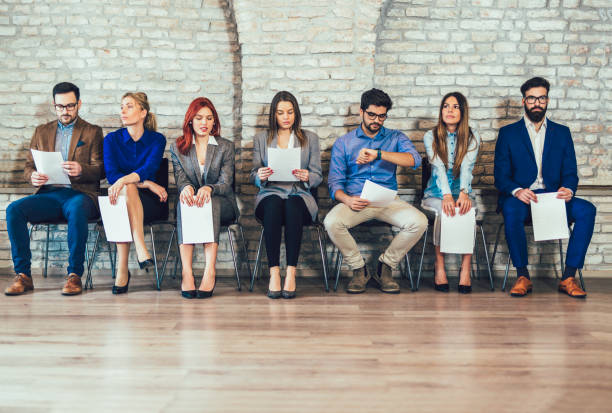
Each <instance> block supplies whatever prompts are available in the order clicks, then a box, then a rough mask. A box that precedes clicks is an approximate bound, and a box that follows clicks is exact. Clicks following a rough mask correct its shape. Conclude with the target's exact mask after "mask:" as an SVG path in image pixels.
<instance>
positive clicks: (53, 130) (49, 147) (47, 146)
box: [42, 121, 57, 152]
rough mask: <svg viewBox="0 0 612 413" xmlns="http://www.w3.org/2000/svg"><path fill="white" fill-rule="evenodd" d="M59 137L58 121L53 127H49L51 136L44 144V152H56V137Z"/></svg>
mask: <svg viewBox="0 0 612 413" xmlns="http://www.w3.org/2000/svg"><path fill="white" fill-rule="evenodd" d="M56 135H57V121H55V122H54V123H53V125H52V126H51V127H49V135H48V139H45V141H44V142H43V149H42V150H43V151H45V152H55V136H56Z"/></svg>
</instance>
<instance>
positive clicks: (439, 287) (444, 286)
mask: <svg viewBox="0 0 612 413" xmlns="http://www.w3.org/2000/svg"><path fill="white" fill-rule="evenodd" d="M434 289H435V290H436V291H442V292H443V293H447V292H448V290H449V288H448V283H444V284H436V280H434Z"/></svg>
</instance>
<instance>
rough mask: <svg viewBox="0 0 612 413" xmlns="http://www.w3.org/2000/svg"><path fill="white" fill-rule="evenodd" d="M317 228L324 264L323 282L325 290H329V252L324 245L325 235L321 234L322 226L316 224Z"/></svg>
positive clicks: (322, 262)
mask: <svg viewBox="0 0 612 413" xmlns="http://www.w3.org/2000/svg"><path fill="white" fill-rule="evenodd" d="M315 228H316V229H317V237H318V238H319V250H320V251H321V264H322V265H323V282H324V284H325V292H329V283H328V281H327V253H326V251H325V249H324V247H323V240H322V237H323V236H324V235H323V234H321V228H320V227H318V226H315Z"/></svg>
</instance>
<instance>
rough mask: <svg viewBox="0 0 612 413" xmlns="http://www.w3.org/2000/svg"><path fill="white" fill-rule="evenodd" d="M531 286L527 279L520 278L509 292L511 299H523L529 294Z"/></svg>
mask: <svg viewBox="0 0 612 413" xmlns="http://www.w3.org/2000/svg"><path fill="white" fill-rule="evenodd" d="M532 288H533V284H531V280H530V279H529V278H527V277H523V276H520V277H518V280H516V282H515V283H514V286H513V287H512V289H511V290H510V295H511V296H513V297H523V296H525V295H527V294H529V293H530V292H531V290H532Z"/></svg>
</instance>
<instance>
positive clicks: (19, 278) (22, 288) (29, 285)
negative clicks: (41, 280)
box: [4, 273, 34, 295]
mask: <svg viewBox="0 0 612 413" xmlns="http://www.w3.org/2000/svg"><path fill="white" fill-rule="evenodd" d="M33 289H34V283H33V282H32V277H28V276H27V275H25V274H22V273H19V274H17V275H16V276H15V279H14V280H13V283H12V284H11V285H9V286H8V287H6V289H5V290H4V294H6V295H21V294H24V293H25V292H27V291H30V290H33Z"/></svg>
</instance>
